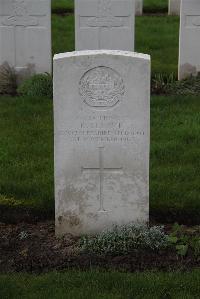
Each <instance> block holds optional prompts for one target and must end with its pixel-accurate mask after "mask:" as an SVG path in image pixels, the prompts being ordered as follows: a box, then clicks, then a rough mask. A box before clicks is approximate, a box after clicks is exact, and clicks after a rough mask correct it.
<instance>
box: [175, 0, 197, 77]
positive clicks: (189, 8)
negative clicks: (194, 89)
mask: <svg viewBox="0 0 200 299" xmlns="http://www.w3.org/2000/svg"><path fill="white" fill-rule="evenodd" d="M198 72H200V0H189V1H188V0H182V3H181V21H180V42H179V79H180V80H181V79H184V78H186V77H187V76H189V75H197V74H198Z"/></svg>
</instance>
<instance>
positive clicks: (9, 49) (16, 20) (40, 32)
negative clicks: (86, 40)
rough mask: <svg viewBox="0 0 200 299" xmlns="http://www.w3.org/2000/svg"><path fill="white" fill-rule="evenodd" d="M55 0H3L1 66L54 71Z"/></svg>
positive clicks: (25, 72) (0, 7) (0, 10)
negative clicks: (52, 54) (52, 33)
mask: <svg viewBox="0 0 200 299" xmlns="http://www.w3.org/2000/svg"><path fill="white" fill-rule="evenodd" d="M51 59H52V58H51V1H50V0H34V1H33V0H0V65H2V64H3V63H5V62H7V63H8V64H9V65H10V66H11V67H14V68H15V70H16V71H17V72H19V75H20V74H21V75H22V76H23V75H28V74H32V73H44V72H49V73H50V72H51V65H52V63H51Z"/></svg>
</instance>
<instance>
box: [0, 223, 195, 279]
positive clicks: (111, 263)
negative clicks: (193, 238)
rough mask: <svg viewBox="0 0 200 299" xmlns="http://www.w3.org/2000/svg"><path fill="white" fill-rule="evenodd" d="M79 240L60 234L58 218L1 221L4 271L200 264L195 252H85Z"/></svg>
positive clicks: (167, 267) (168, 267) (0, 256)
mask: <svg viewBox="0 0 200 299" xmlns="http://www.w3.org/2000/svg"><path fill="white" fill-rule="evenodd" d="M78 242H79V239H78V238H77V237H76V238H75V237H73V236H71V235H66V236H65V237H63V238H62V239H58V238H56V237H55V233H54V222H44V223H37V224H27V223H21V224H17V225H9V224H3V223H0V272H20V271H23V272H31V273H42V272H47V271H50V270H62V269H67V268H77V269H82V270H86V269H88V268H90V269H91V267H101V268H103V269H108V268H109V269H115V270H120V271H130V272H132V271H136V270H139V271H142V270H145V269H148V270H150V269H155V268H157V269H160V270H172V269H177V268H178V269H183V270H188V269H190V268H194V267H195V268H196V267H199V266H200V261H195V259H194V258H193V257H192V256H190V255H187V256H186V257H184V258H180V257H177V255H176V254H175V252H172V251H163V252H159V253H153V252H148V251H144V252H142V251H139V252H138V253H134V254H131V255H126V256H115V257H113V256H101V257H100V256H96V255H87V254H81V253H80V252H79V249H78Z"/></svg>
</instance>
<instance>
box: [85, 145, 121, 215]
mask: <svg viewBox="0 0 200 299" xmlns="http://www.w3.org/2000/svg"><path fill="white" fill-rule="evenodd" d="M98 152H99V167H94V168H91V167H88V168H86V167H82V171H98V173H99V203H100V207H99V210H98V211H99V212H106V210H105V209H104V196H103V187H104V174H105V173H107V172H108V173H122V170H123V168H122V167H119V168H114V167H113V168H107V167H104V155H103V154H104V147H99V148H98Z"/></svg>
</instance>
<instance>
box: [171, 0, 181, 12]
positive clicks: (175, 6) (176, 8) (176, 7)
mask: <svg viewBox="0 0 200 299" xmlns="http://www.w3.org/2000/svg"><path fill="white" fill-rule="evenodd" d="M180 6H181V0H169V7H168V8H169V9H168V14H169V15H174V16H179V15H180Z"/></svg>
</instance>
